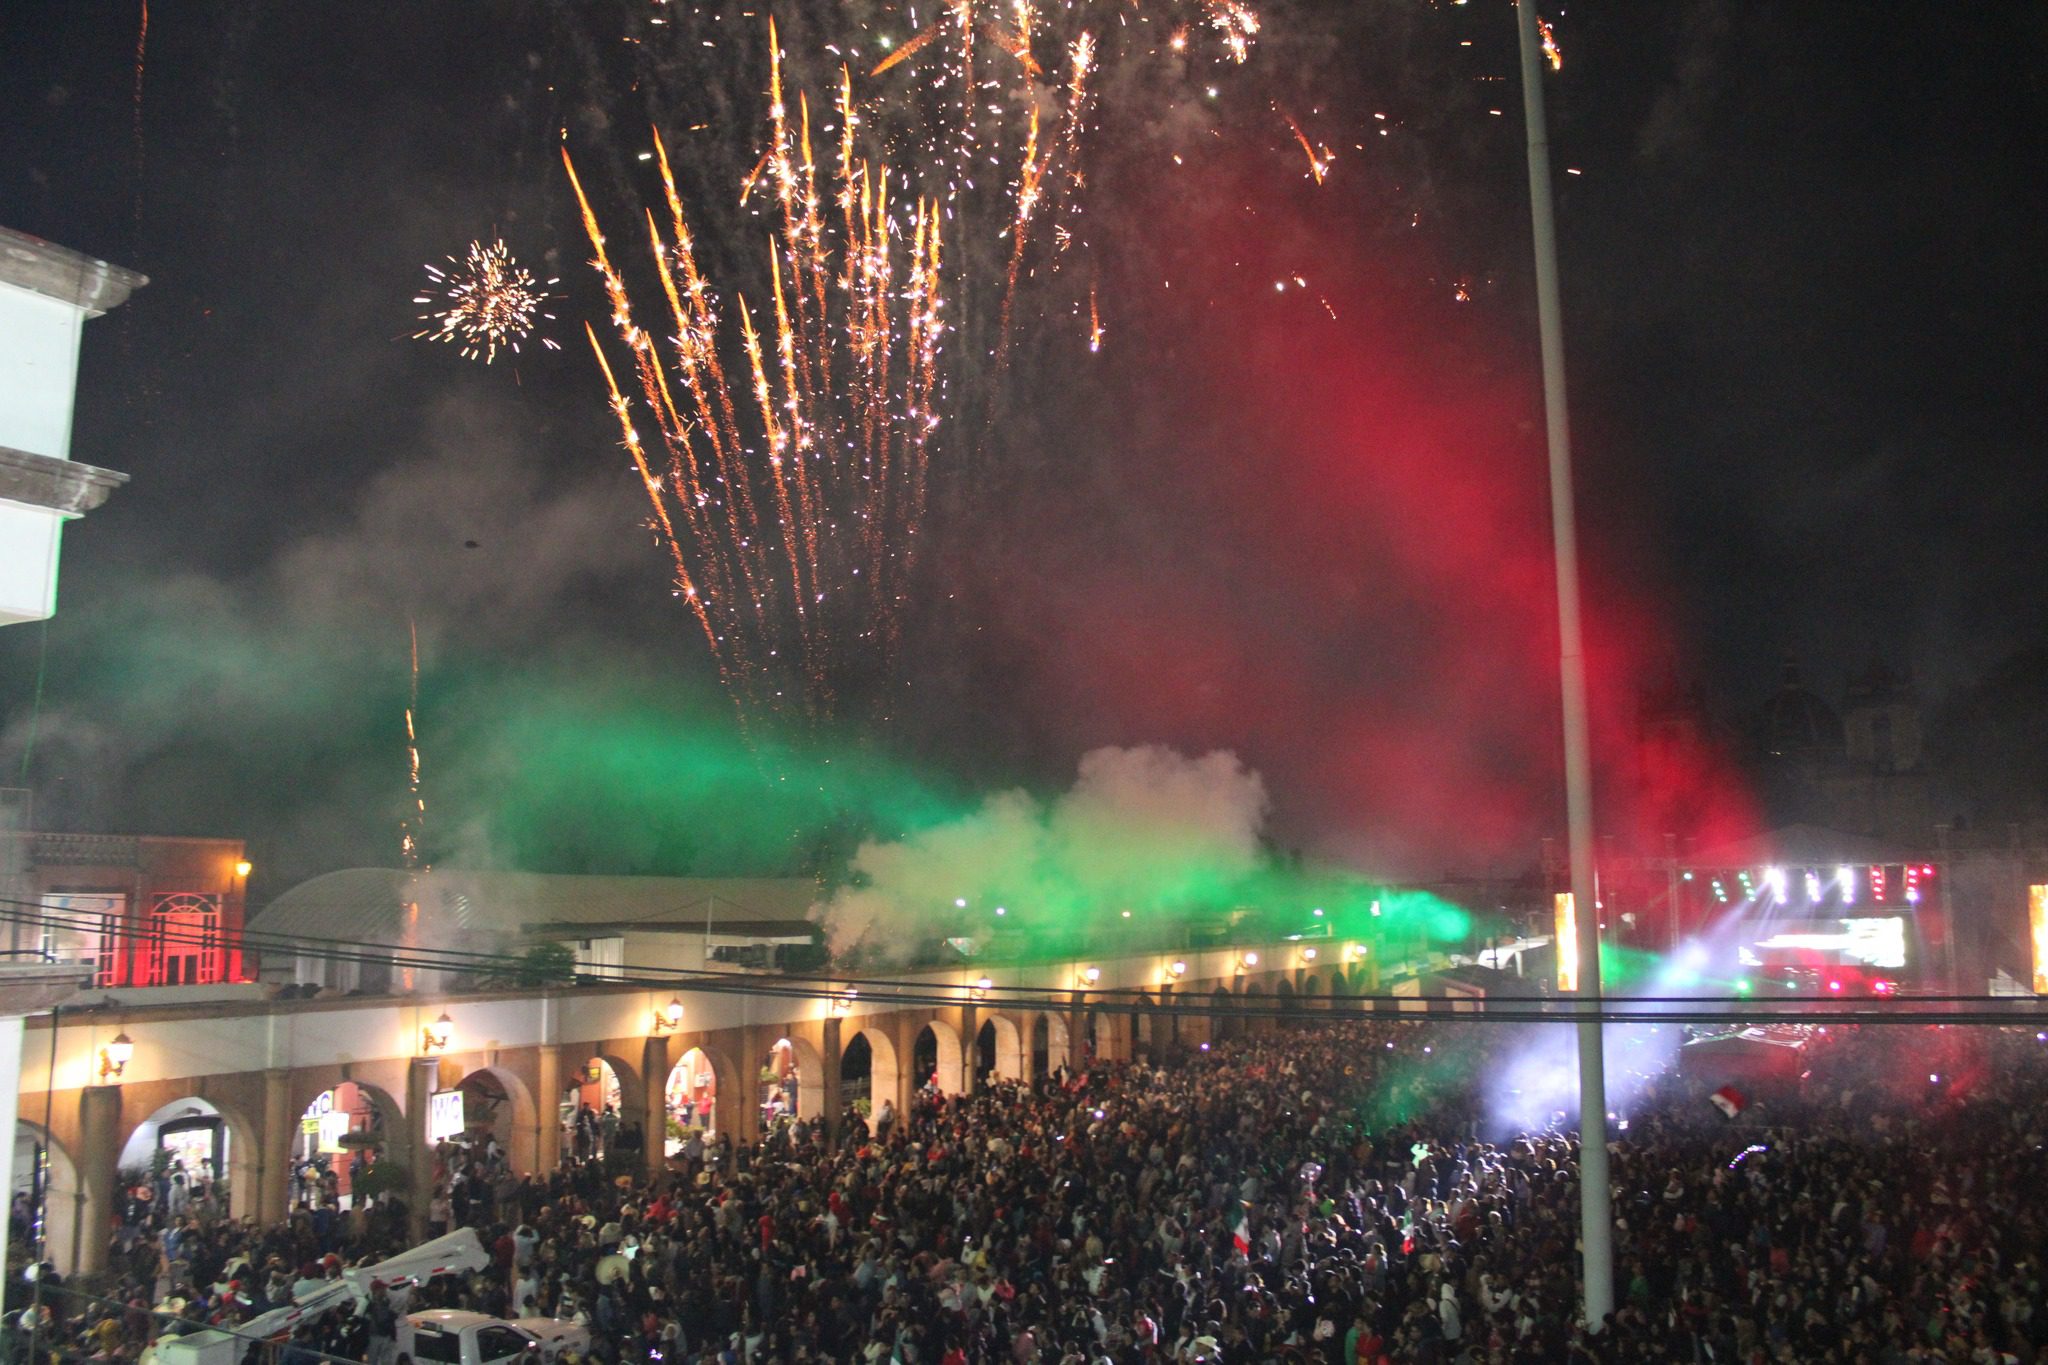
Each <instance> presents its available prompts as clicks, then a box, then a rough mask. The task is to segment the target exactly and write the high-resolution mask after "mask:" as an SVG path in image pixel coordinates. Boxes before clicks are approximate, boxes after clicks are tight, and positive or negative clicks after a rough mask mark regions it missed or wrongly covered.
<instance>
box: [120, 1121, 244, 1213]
mask: <svg viewBox="0 0 2048 1365" xmlns="http://www.w3.org/2000/svg"><path fill="white" fill-rule="evenodd" d="M209 1121H215V1122H211V1123H209ZM167 1125H168V1126H169V1127H170V1128H171V1131H172V1134H173V1135H184V1134H191V1135H195V1136H193V1137H190V1138H179V1139H178V1140H177V1142H176V1145H177V1146H178V1147H179V1148H180V1149H181V1151H182V1152H183V1154H184V1155H187V1156H191V1155H197V1154H199V1153H200V1150H201V1146H202V1144H203V1145H207V1146H210V1147H211V1149H212V1150H211V1153H210V1154H208V1155H205V1156H203V1157H202V1158H201V1159H204V1160H213V1161H218V1162H219V1163H220V1165H219V1167H218V1168H216V1176H215V1178H216V1179H218V1178H220V1177H222V1176H224V1177H225V1178H226V1180H227V1191H228V1213H229V1215H230V1216H231V1217H235V1218H240V1217H242V1216H244V1215H245V1214H253V1213H254V1212H255V1209H256V1180H257V1172H258V1170H259V1169H260V1167H261V1163H262V1150H261V1149H260V1148H259V1147H258V1146H257V1141H256V1132H257V1130H256V1126H255V1125H254V1124H252V1123H250V1122H249V1119H248V1116H247V1115H246V1114H244V1113H242V1112H241V1110H240V1109H239V1108H237V1107H236V1106H235V1105H234V1104H232V1103H228V1102H224V1101H222V1100H220V1099H218V1098H215V1097H212V1096H204V1095H185V1096H181V1097H179V1098H178V1099H174V1100H172V1101H170V1102H169V1103H167V1104H162V1105H159V1106H157V1108H156V1109H154V1110H153V1111H151V1112H150V1114H149V1115H148V1117H146V1118H144V1119H143V1120H142V1121H141V1122H139V1123H137V1124H136V1125H135V1126H134V1127H133V1128H130V1129H129V1130H128V1132H127V1135H126V1136H125V1137H123V1138H122V1140H121V1148H120V1151H119V1153H118V1154H117V1155H116V1156H115V1157H114V1170H115V1174H116V1178H117V1179H119V1178H120V1173H121V1172H122V1171H124V1170H129V1169H131V1168H133V1167H134V1166H136V1165H137V1164H141V1165H142V1169H143V1170H144V1172H145V1174H147V1173H148V1171H149V1169H150V1166H149V1163H151V1162H153V1160H154V1152H155V1150H157V1149H158V1148H161V1147H163V1146H164V1136H165V1133H164V1129H165V1127H166V1126H167ZM209 1128H210V1129H211V1135H210V1136H209V1137H206V1138H200V1137H198V1136H196V1135H197V1134H200V1133H202V1132H205V1131H206V1130H207V1129H209ZM158 1183H159V1188H160V1190H161V1189H162V1188H163V1182H158ZM99 1212H105V1213H107V1214H108V1215H110V1216H111V1214H112V1213H113V1210H111V1209H107V1210H101V1211H99Z"/></svg>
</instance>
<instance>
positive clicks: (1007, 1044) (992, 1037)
mask: <svg viewBox="0 0 2048 1365" xmlns="http://www.w3.org/2000/svg"><path fill="white" fill-rule="evenodd" d="M975 1054H976V1055H975V1075H976V1076H977V1077H981V1076H993V1077H994V1078H995V1079H997V1080H999V1081H1021V1080H1025V1079H1028V1074H1029V1071H1030V1067H1031V1059H1030V1057H1028V1056H1027V1055H1025V1048H1024V1034H1023V1032H1022V1030H1020V1029H1019V1028H1018V1027H1017V1022H1016V1021H1015V1020H1014V1019H1012V1018H1010V1017H1009V1016H1008V1015H1007V1014H991V1015H988V1016H987V1017H985V1018H984V1019H983V1020H982V1021H981V1029H980V1031H979V1033H978V1034H977V1035H976V1037H975Z"/></svg>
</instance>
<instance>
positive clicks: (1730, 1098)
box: [1707, 1085, 1749, 1119]
mask: <svg viewBox="0 0 2048 1365" xmlns="http://www.w3.org/2000/svg"><path fill="white" fill-rule="evenodd" d="M1707 1099H1708V1100H1709V1101H1711V1102H1712V1104H1713V1106H1714V1107H1715V1108H1716V1109H1718V1110H1720V1111H1721V1112H1722V1113H1723V1114H1726V1115H1727V1116H1728V1117H1729V1118H1731V1119H1732V1118H1734V1117H1735V1116H1736V1115H1737V1114H1739V1113H1741V1112H1742V1111H1743V1109H1744V1108H1745V1107H1746V1106H1747V1105H1748V1104H1749V1096H1747V1095H1745V1094H1743V1093H1742V1092H1741V1091H1740V1090H1737V1089H1736V1088H1735V1087H1734V1086H1732V1085H1724V1086H1722V1087H1721V1088H1720V1089H1719V1090H1716V1091H1715V1092H1714V1093H1713V1094H1711V1095H1709V1096H1707Z"/></svg>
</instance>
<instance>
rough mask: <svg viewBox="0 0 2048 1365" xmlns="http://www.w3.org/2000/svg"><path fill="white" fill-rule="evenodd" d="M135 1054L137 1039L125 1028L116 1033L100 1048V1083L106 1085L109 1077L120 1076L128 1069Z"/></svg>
mask: <svg viewBox="0 0 2048 1365" xmlns="http://www.w3.org/2000/svg"><path fill="white" fill-rule="evenodd" d="M134 1056H135V1040H134V1039H133V1038H130V1037H129V1036H128V1031H127V1030H126V1029H123V1030H121V1032H119V1033H117V1034H115V1035H114V1038H113V1041H112V1042H110V1043H108V1044H106V1045H105V1046H104V1047H102V1048H101V1049H100V1084H101V1085H105V1084H106V1083H107V1077H109V1076H119V1075H120V1074H121V1073H122V1072H124V1071H126V1070H127V1069H128V1063H129V1062H130V1061H131V1060H133V1058H134Z"/></svg>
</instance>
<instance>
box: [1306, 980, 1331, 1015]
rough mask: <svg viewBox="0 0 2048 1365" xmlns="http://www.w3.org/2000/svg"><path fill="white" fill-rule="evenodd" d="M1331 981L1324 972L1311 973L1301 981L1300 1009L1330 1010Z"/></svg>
mask: <svg viewBox="0 0 2048 1365" xmlns="http://www.w3.org/2000/svg"><path fill="white" fill-rule="evenodd" d="M1329 1005H1331V1001H1329V980H1327V976H1325V974H1323V972H1309V974H1307V976H1303V980H1300V1007H1303V1009H1305V1011H1317V1009H1329Z"/></svg>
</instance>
